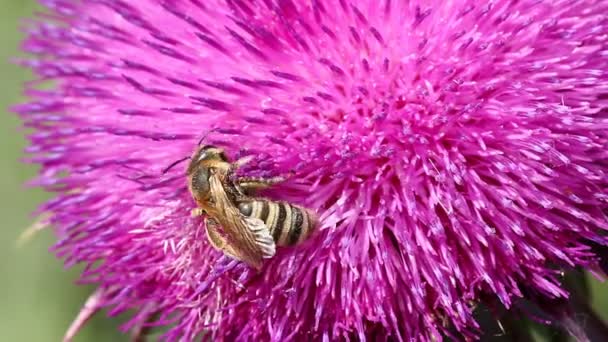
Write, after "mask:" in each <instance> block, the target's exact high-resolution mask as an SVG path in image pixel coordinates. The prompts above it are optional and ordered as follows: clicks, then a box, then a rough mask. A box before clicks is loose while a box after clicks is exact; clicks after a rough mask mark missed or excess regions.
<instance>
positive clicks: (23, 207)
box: [0, 0, 608, 342]
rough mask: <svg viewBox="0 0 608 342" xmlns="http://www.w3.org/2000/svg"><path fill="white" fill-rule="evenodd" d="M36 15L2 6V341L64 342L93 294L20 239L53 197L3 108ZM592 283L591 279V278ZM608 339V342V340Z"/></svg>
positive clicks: (594, 285) (102, 335) (12, 98)
mask: <svg viewBox="0 0 608 342" xmlns="http://www.w3.org/2000/svg"><path fill="white" fill-rule="evenodd" d="M36 9H39V7H38V6H36V5H35V4H34V1H31V0H0V39H1V41H2V43H1V44H0V84H1V89H2V91H0V108H2V111H3V113H2V115H0V128H1V130H2V131H1V133H0V134H1V135H2V140H1V141H2V145H1V149H2V150H1V151H2V156H3V158H2V159H1V164H0V189H1V191H2V196H0V201H2V203H1V205H0V221H1V222H3V223H2V225H3V226H2V229H1V230H0V243H1V244H2V246H0V274H1V275H2V280H1V281H0V293H1V295H2V302H1V304H0V341H32V342H36V341H60V340H61V337H62V336H63V334H64V332H65V330H66V328H67V327H68V325H69V324H70V322H71V321H72V319H73V318H74V316H75V315H76V314H77V313H78V310H79V308H80V306H81V305H82V303H83V302H84V301H85V300H86V298H87V296H88V295H89V294H90V293H91V291H92V290H93V288H91V287H85V286H76V285H74V281H75V280H76V278H77V275H78V272H79V269H71V270H65V269H64V268H63V266H62V263H61V262H60V261H59V260H57V259H56V258H55V257H54V256H53V255H52V254H50V253H49V252H48V248H49V247H50V246H51V244H52V242H53V234H52V232H51V231H44V232H42V233H40V234H38V235H37V236H36V237H35V238H34V239H32V240H31V241H30V242H29V243H27V244H25V245H24V246H21V247H17V244H16V241H17V238H18V237H19V235H20V234H21V232H22V231H23V229H24V228H25V227H27V226H29V225H31V224H32V222H33V218H32V217H30V215H29V213H30V212H32V211H33V210H34V209H35V208H36V206H37V205H38V204H39V203H41V202H42V201H44V200H45V199H46V198H48V195H47V194H45V193H43V192H42V191H40V190H37V189H28V188H26V187H24V186H23V184H24V182H25V181H27V180H28V179H30V178H32V177H33V175H34V174H35V173H36V167H35V166H32V165H24V164H21V163H20V162H19V158H20V156H21V155H22V152H21V151H22V149H23V148H24V147H25V146H26V141H25V139H24V138H23V132H22V131H21V130H20V129H19V126H20V123H19V120H18V118H17V117H16V116H15V115H14V114H12V113H9V112H8V110H7V109H6V108H7V107H9V106H10V105H12V104H15V103H18V102H20V101H23V98H22V97H21V95H20V90H21V83H22V82H23V81H24V80H26V79H28V78H29V77H31V75H30V74H29V73H28V72H27V71H26V70H23V69H20V68H18V67H16V66H14V65H11V64H10V63H9V60H10V58H11V57H14V56H17V55H18V46H19V41H20V39H21V38H22V36H23V35H22V33H21V32H20V31H19V30H18V28H19V27H20V25H21V23H20V21H21V19H23V18H27V17H30V16H31V15H32V13H33V12H34V11H35V10H36ZM590 279H591V277H590ZM590 283H591V289H592V302H593V306H594V308H595V309H596V310H598V311H599V312H600V314H601V316H602V317H603V318H604V319H605V320H608V287H607V286H606V284H605V283H604V284H601V283H599V282H598V281H596V280H595V279H591V282H590ZM126 340H128V338H127V336H125V335H122V334H120V333H119V332H118V322H117V321H116V319H108V318H106V316H105V313H104V314H98V315H96V316H95V317H94V318H93V320H92V321H91V322H90V323H89V324H88V325H86V326H85V328H84V329H83V330H82V331H81V332H80V333H79V334H78V335H77V337H76V339H75V341H126ZM607 340H608V337H607Z"/></svg>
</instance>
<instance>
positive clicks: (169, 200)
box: [17, 0, 608, 341]
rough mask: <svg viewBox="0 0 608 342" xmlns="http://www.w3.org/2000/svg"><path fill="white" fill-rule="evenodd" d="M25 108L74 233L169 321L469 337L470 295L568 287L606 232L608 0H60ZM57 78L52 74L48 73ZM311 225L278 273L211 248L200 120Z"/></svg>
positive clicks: (38, 35) (105, 296) (231, 336)
mask: <svg viewBox="0 0 608 342" xmlns="http://www.w3.org/2000/svg"><path fill="white" fill-rule="evenodd" d="M44 3H45V4H46V5H47V6H48V7H49V8H50V10H49V11H47V12H45V13H44V14H42V16H41V19H40V20H38V21H36V22H35V23H33V24H32V25H30V26H29V29H28V33H29V37H28V38H27V40H26V41H25V43H24V45H23V46H24V49H25V50H26V51H27V52H29V53H31V54H34V55H35V58H34V59H32V60H27V61H23V62H22V64H23V65H26V66H27V67H29V68H31V69H32V70H33V71H35V72H36V74H37V75H39V78H38V80H36V81H34V82H31V83H28V84H27V85H26V90H25V92H26V94H27V95H29V96H30V97H31V98H32V100H31V101H30V102H29V103H27V104H24V105H21V106H19V107H18V108H17V111H18V112H19V113H20V114H21V116H22V118H23V120H24V122H25V125H26V126H27V127H30V128H32V129H33V133H31V135H30V139H31V142H32V144H31V147H30V148H29V149H28V152H29V153H30V155H31V161H32V162H35V163H37V164H40V165H41V166H42V170H41V174H40V177H39V178H38V179H37V180H36V184H38V185H40V186H42V187H44V188H45V189H47V190H49V191H53V192H56V194H57V195H56V197H55V198H54V199H53V200H51V201H49V202H48V203H46V204H45V205H43V206H42V208H41V212H48V213H50V218H49V219H48V222H49V223H51V224H52V225H53V226H54V227H55V231H56V233H57V235H58V242H57V244H56V246H55V247H54V250H55V251H56V253H57V254H58V255H59V256H60V257H62V258H64V259H65V260H66V263H67V264H68V265H74V264H77V263H83V264H85V265H86V268H85V270H84V272H83V274H82V278H81V281H82V282H85V283H94V284H98V285H99V290H98V291H97V292H96V293H95V294H94V296H92V298H91V300H90V301H89V303H88V305H87V306H86V307H85V309H84V310H83V312H82V313H81V315H80V317H79V319H78V320H77V321H76V322H75V324H74V326H73V329H70V332H69V334H68V339H69V338H70V337H71V336H72V335H73V333H74V332H75V331H76V330H77V329H78V327H79V326H80V325H81V324H82V323H83V322H84V321H85V320H86V319H87V318H88V317H89V316H90V314H92V313H93V312H95V311H97V310H99V309H101V308H109V309H110V313H111V314H116V313H119V312H123V311H125V310H130V309H134V310H135V312H136V314H135V315H134V316H133V318H132V320H131V321H130V322H129V323H127V324H126V325H125V327H124V328H125V329H131V330H133V331H136V332H137V331H140V330H141V329H144V328H146V327H147V326H152V325H154V326H155V325H166V326H168V327H169V329H168V331H167V332H166V334H165V335H164V338H165V339H167V340H178V339H185V340H191V339H194V338H196V337H197V336H201V334H203V333H204V332H212V333H213V334H215V336H216V337H217V338H220V339H224V340H244V339H247V340H275V341H288V340H300V339H303V338H308V339H315V340H316V339H323V340H330V339H337V338H340V337H343V338H347V339H348V338H355V337H356V338H358V339H361V340H364V339H368V340H376V339H388V338H391V339H397V340H409V339H415V340H421V341H430V340H433V339H440V338H441V336H442V335H443V334H448V333H449V331H450V330H449V328H450V327H452V328H453V330H451V331H453V332H455V333H456V334H458V335H462V336H466V337H473V336H476V334H477V328H478V327H477V323H476V321H475V319H474V318H473V315H472V311H473V305H474V303H477V302H479V301H480V300H481V298H486V297H488V296H490V297H492V296H495V297H497V298H498V299H499V300H500V302H502V304H504V305H505V306H506V307H511V306H513V303H514V301H515V300H516V299H517V298H519V297H521V296H522V293H533V294H534V296H535V297H538V298H543V299H546V300H550V299H554V298H565V297H566V296H567V295H568V294H567V292H566V291H565V290H564V289H563V288H562V286H561V285H560V269H562V268H572V267H582V268H587V269H595V268H596V266H597V261H598V260H599V259H598V256H597V255H596V254H595V253H594V251H593V250H592V249H591V248H592V245H594V246H595V245H606V243H607V241H606V238H605V236H606V235H605V230H606V229H608V223H607V220H606V210H607V209H608V178H607V174H606V172H607V171H608V133H607V132H608V130H607V129H608V95H607V94H608V42H607V39H606V37H607V36H608V19H606V16H605V13H608V3H607V2H605V1H592V0H586V1H551V2H540V1H535V0H534V1H533V0H522V1H494V2H492V3H488V4H482V3H480V2H474V1H464V0H463V1H450V2H440V1H420V2H418V1H414V2H409V1H399V0H393V1H391V0H382V1H376V0H360V1H345V0H339V1H338V0H310V1H290V0H264V1H261V0H260V1H254V0H225V1H220V0H212V1H195V0H192V1H151V0H138V1H129V2H126V1H120V0H99V1H74V2H72V1H62V0H57V1H50V0H48V1H44ZM49 80H52V81H54V82H55V87H54V88H53V89H52V90H48V89H47V90H45V89H42V88H40V87H38V86H39V85H40V84H46V82H47V81H49ZM211 130H213V132H212V133H211V134H210V135H209V137H208V138H207V141H208V142H209V143H212V144H216V145H221V146H224V147H226V149H227V151H228V152H229V154H230V155H231V156H232V157H233V158H236V157H239V156H242V155H246V154H251V155H254V156H256V159H255V162H254V163H253V164H252V165H250V167H249V168H248V169H246V170H244V172H245V173H247V174H250V175H277V174H285V173H287V172H289V171H295V177H293V178H292V179H291V180H290V181H289V182H287V183H286V184H284V185H281V186H280V187H277V188H275V189H273V190H272V191H270V192H269V193H268V196H269V197H271V198H276V199H281V200H289V201H292V202H294V203H298V204H301V205H304V206H306V207H309V208H312V209H314V210H315V211H316V212H317V213H318V214H319V215H320V219H321V222H322V224H321V226H320V227H319V232H318V234H317V235H316V236H314V237H313V238H311V240H310V241H309V242H308V243H306V244H304V245H302V246H299V247H297V248H284V249H279V251H278V253H277V255H276V256H275V257H274V258H272V259H270V260H269V261H268V262H267V263H266V264H265V265H264V268H263V270H262V271H261V272H259V273H257V272H254V271H253V270H250V269H248V268H247V267H246V266H244V265H243V264H237V263H236V262H228V261H227V260H226V259H223V258H222V256H221V255H220V254H219V253H218V252H217V251H215V250H214V249H212V248H211V247H210V245H209V244H208V242H207V240H206V237H205V232H204V226H203V224H202V222H201V220H200V219H194V218H191V217H190V216H189V210H190V209H192V208H193V207H194V202H193V200H192V199H191V197H190V195H189V194H188V192H187V191H186V190H185V181H186V179H185V175H184V171H183V167H181V166H180V167H176V168H173V169H172V170H171V171H170V172H168V173H167V174H163V173H162V170H163V169H164V168H165V167H167V165H169V164H171V163H172V162H173V161H175V160H177V159H179V158H181V157H184V156H188V155H190V153H191V152H192V151H193V150H194V149H195V148H196V143H197V141H198V139H199V138H200V137H201V136H202V135H204V134H206V133H207V132H209V131H211Z"/></svg>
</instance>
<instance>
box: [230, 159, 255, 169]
mask: <svg viewBox="0 0 608 342" xmlns="http://www.w3.org/2000/svg"><path fill="white" fill-rule="evenodd" d="M252 160H253V156H246V157H243V158H240V159H239V160H237V161H235V162H234V163H232V168H233V169H235V170H236V169H238V168H240V167H241V166H243V165H245V164H247V163H249V162H250V161H252Z"/></svg>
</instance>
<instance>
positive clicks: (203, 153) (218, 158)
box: [188, 145, 228, 174]
mask: <svg viewBox="0 0 608 342" xmlns="http://www.w3.org/2000/svg"><path fill="white" fill-rule="evenodd" d="M210 161H215V162H223V163H227V162H228V157H227V156H226V153H225V152H224V150H223V149H221V148H219V147H216V146H213V145H205V146H201V147H200V148H199V149H197V150H196V152H194V155H193V156H192V158H190V164H189V165H188V174H191V173H192V172H194V171H195V170H196V169H197V166H199V165H200V164H201V163H203V162H210Z"/></svg>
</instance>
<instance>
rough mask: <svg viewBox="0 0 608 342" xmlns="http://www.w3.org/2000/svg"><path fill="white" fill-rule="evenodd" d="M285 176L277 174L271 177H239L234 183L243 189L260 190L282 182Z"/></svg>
mask: <svg viewBox="0 0 608 342" xmlns="http://www.w3.org/2000/svg"><path fill="white" fill-rule="evenodd" d="M286 179H287V177H283V176H277V177H271V178H259V177H239V178H237V179H236V184H237V185H238V186H239V187H241V188H242V189H243V190H245V191H251V190H261V189H265V188H268V187H271V186H273V185H276V184H279V183H282V182H284V181H285V180H286Z"/></svg>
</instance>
